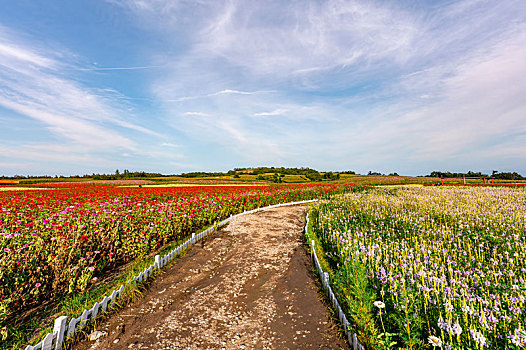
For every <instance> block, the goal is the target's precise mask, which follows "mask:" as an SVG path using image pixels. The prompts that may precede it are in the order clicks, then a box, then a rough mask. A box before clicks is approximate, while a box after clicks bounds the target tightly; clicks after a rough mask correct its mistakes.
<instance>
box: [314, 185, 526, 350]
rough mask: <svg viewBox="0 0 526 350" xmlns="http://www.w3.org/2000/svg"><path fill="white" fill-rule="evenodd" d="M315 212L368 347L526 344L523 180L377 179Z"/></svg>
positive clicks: (338, 283) (343, 296)
mask: <svg viewBox="0 0 526 350" xmlns="http://www.w3.org/2000/svg"><path fill="white" fill-rule="evenodd" d="M312 218H313V222H314V223H313V226H314V232H315V233H316V237H317V239H318V240H319V241H320V243H321V245H322V246H323V249H324V251H325V256H326V258H325V259H326V261H327V263H328V264H329V265H330V266H331V268H332V276H331V280H332V283H333V284H334V286H335V289H336V291H337V294H338V298H339V299H340V300H341V301H342V302H343V303H342V304H343V305H344V308H346V312H347V314H348V315H349V316H350V320H351V321H352V322H351V323H352V324H353V327H354V329H356V330H357V331H358V332H359V334H360V337H361V340H362V342H363V343H364V344H365V345H366V346H367V348H369V349H386V348H406V349H425V348H444V349H483V348H484V349H524V348H526V322H525V321H526V311H525V309H526V307H525V306H526V300H525V299H526V191H525V190H524V189H510V188H496V187H494V188H466V187H463V188H460V187H454V188H452V187H441V188H434V187H433V188H432V187H427V188H426V187H399V188H377V189H372V190H365V191H359V192H353V193H349V194H346V195H344V196H340V197H338V198H337V199H333V200H330V201H324V202H323V203H321V204H320V205H319V206H318V208H317V209H316V210H315V211H314V212H313V215H312Z"/></svg>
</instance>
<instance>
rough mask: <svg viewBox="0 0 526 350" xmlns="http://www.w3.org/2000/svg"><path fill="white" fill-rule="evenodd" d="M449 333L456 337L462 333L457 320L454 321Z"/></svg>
mask: <svg viewBox="0 0 526 350" xmlns="http://www.w3.org/2000/svg"><path fill="white" fill-rule="evenodd" d="M451 334H452V335H456V336H457V337H458V336H459V335H460V334H462V327H461V326H460V324H459V323H458V322H455V324H454V325H453V327H451Z"/></svg>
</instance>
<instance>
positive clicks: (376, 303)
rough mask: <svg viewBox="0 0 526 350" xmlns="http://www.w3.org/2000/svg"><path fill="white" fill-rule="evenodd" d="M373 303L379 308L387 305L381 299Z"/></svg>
mask: <svg viewBox="0 0 526 350" xmlns="http://www.w3.org/2000/svg"><path fill="white" fill-rule="evenodd" d="M373 304H374V306H376V307H377V308H379V309H383V308H384V307H385V304H384V303H383V302H381V301H379V300H377V301H375V302H374V303H373Z"/></svg>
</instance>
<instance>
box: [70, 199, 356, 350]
mask: <svg viewBox="0 0 526 350" xmlns="http://www.w3.org/2000/svg"><path fill="white" fill-rule="evenodd" d="M304 211H305V207H304V206H290V207H286V206H285V207H279V208H274V209H270V210H266V211H262V212H259V213H255V214H249V215H243V216H239V217H237V218H235V219H234V220H232V221H231V223H230V224H229V225H228V226H227V227H225V228H223V229H221V230H219V231H218V232H216V233H214V234H212V235H211V236H210V237H209V238H207V239H206V240H205V241H204V242H203V245H201V244H198V245H197V246H195V247H193V248H192V249H191V250H190V251H189V252H188V253H187V254H186V255H185V256H184V257H181V258H180V259H178V260H177V261H176V262H175V263H174V264H173V265H172V266H170V267H168V268H167V269H166V270H165V271H164V272H162V275H161V276H158V277H157V279H156V280H155V281H153V282H152V284H151V286H150V287H149V290H148V292H147V293H146V295H145V296H144V298H142V299H141V300H139V301H138V302H136V303H134V304H132V305H130V306H128V307H126V308H124V309H122V310H121V311H119V312H118V313H117V314H116V315H114V316H113V317H112V318H111V319H109V320H108V321H107V322H104V323H102V324H101V325H99V326H98V327H97V330H99V331H104V332H106V333H108V335H107V336H104V337H101V338H99V339H98V340H97V341H95V342H93V341H92V342H88V341H85V342H82V343H80V344H78V346H77V347H76V349H79V350H85V349H345V348H348V347H347V345H346V343H345V341H344V340H342V339H340V338H339V336H338V332H337V330H336V327H335V325H334V323H333V321H331V320H330V318H329V313H328V311H327V308H326V307H325V305H324V304H323V303H322V301H321V299H320V296H319V294H318V288H317V286H316V284H315V282H314V279H315V276H314V275H313V274H312V264H311V261H310V257H309V256H308V255H307V253H306V250H305V248H304V246H303V244H302V228H303V222H302V218H303V213H304Z"/></svg>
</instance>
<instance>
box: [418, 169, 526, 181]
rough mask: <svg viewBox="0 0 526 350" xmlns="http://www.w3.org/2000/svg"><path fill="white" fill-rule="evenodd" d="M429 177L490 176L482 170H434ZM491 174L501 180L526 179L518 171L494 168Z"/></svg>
mask: <svg viewBox="0 0 526 350" xmlns="http://www.w3.org/2000/svg"><path fill="white" fill-rule="evenodd" d="M427 176H428V177H443V178H452V177H483V176H486V177H487V176H489V175H488V174H484V173H482V172H480V171H478V172H475V171H471V170H470V171H468V172H467V173H454V172H449V171H446V172H443V171H432V172H431V174H429V175H427ZM491 176H493V177H494V178H496V179H501V180H526V178H525V177H524V176H522V175H521V174H519V173H517V172H515V171H514V172H503V173H500V172H498V171H497V170H493V172H492V174H491Z"/></svg>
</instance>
